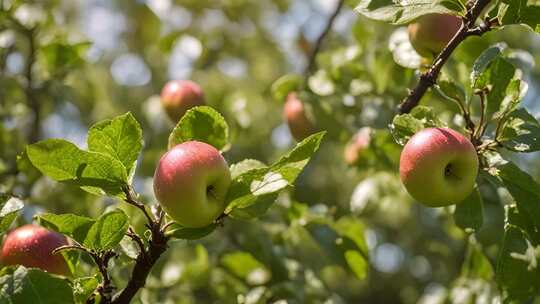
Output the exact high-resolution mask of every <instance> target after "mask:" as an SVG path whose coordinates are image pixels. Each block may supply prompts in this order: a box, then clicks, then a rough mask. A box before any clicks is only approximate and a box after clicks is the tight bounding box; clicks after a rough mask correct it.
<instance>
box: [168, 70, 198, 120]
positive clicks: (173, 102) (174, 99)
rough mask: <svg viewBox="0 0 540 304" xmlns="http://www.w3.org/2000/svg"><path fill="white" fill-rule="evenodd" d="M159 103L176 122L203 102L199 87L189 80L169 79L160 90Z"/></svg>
mask: <svg viewBox="0 0 540 304" xmlns="http://www.w3.org/2000/svg"><path fill="white" fill-rule="evenodd" d="M161 104H162V105H163V108H164V109H165V112H166V113H167V115H168V116H169V118H170V119H171V120H172V121H173V122H177V121H179V120H180V118H182V116H184V114H186V112H187V111H188V110H189V109H191V108H193V107H196V106H202V105H204V104H205V101H204V93H203V91H202V89H201V87H200V86H199V85H198V84H196V83H195V82H193V81H189V80H171V81H169V82H167V84H166V85H165V86H164V87H163V90H161Z"/></svg>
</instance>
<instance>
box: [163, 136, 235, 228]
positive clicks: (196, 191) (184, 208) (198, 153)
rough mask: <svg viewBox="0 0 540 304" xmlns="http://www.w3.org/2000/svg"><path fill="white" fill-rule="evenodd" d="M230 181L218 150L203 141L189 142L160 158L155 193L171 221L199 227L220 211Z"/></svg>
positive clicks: (226, 166)
mask: <svg viewBox="0 0 540 304" xmlns="http://www.w3.org/2000/svg"><path fill="white" fill-rule="evenodd" d="M230 183H231V173H230V171H229V166H228V165H227V162H226V161H225V159H224V158H223V156H221V154H220V153H219V151H218V150H217V149H216V148H214V147H212V146H211V145H209V144H206V143H203V142H198V141H188V142H184V143H181V144H179V145H177V146H175V147H173V148H172V149H171V150H169V151H168V152H167V153H165V155H163V156H162V157H161V159H160V160H159V164H158V166H157V168H156V172H155V174H154V193H155V194H156V198H157V199H158V201H159V202H160V204H161V206H163V209H164V210H165V211H166V212H167V214H168V215H169V216H170V217H171V218H172V219H173V220H174V221H176V222H177V223H179V224H180V225H182V226H185V227H189V228H200V227H205V226H208V225H210V224H211V223H213V222H214V220H216V218H217V217H218V216H220V215H221V213H223V211H224V210H225V207H226V202H225V198H226V195H227V191H228V189H229V185H230Z"/></svg>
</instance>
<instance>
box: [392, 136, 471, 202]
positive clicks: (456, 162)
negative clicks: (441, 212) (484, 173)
mask: <svg viewBox="0 0 540 304" xmlns="http://www.w3.org/2000/svg"><path fill="white" fill-rule="evenodd" d="M399 166H400V168H399V171H400V175H401V181H402V182H403V184H404V185H405V188H407V191H408V192H409V194H410V195H411V196H412V197H413V198H414V199H416V200H417V201H419V202H421V203H423V204H425V205H427V206H429V207H442V206H448V205H452V204H457V203H459V202H461V201H463V200H464V199H465V198H466V197H467V196H468V195H469V194H470V193H471V192H472V191H473V188H474V184H475V181H476V176H477V175H478V156H477V154H476V149H475V148H474V146H473V144H472V143H471V142H470V141H469V140H468V139H467V138H466V137H465V136H463V135H461V134H460V133H458V132H456V131H454V130H452V129H449V128H428V129H424V130H422V131H420V132H418V133H416V134H415V135H414V136H413V137H411V139H410V140H409V141H408V142H407V144H406V145H405V147H404V148H403V151H402V152H401V158H400V163H399Z"/></svg>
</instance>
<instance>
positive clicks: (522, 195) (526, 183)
mask: <svg viewBox="0 0 540 304" xmlns="http://www.w3.org/2000/svg"><path fill="white" fill-rule="evenodd" d="M490 173H492V174H495V176H496V177H498V178H499V179H500V180H501V181H502V183H503V184H504V186H505V187H506V189H508V192H510V194H511V195H512V197H513V198H514V200H515V201H516V206H517V209H518V210H519V213H520V214H521V215H522V216H523V217H526V218H528V220H530V221H531V223H532V224H533V225H534V227H531V228H532V229H533V230H528V231H527V232H528V233H529V235H531V236H535V235H538V230H540V229H539V228H540V204H539V203H538V202H540V185H539V184H538V183H537V182H536V181H535V180H534V179H533V178H532V177H531V176H530V175H529V174H527V173H525V172H524V171H522V170H521V169H519V168H518V167H517V166H516V165H515V164H513V163H511V162H507V163H505V164H502V165H499V166H497V167H496V169H495V170H490Z"/></svg>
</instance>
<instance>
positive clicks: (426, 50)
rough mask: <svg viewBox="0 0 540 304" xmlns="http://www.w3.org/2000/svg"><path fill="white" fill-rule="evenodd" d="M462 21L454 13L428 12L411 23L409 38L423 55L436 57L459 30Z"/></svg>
mask: <svg viewBox="0 0 540 304" xmlns="http://www.w3.org/2000/svg"><path fill="white" fill-rule="evenodd" d="M461 24H462V21H461V18H459V17H457V16H454V15H445V14H428V15H424V16H421V17H419V18H418V19H417V20H416V21H415V22H414V23H411V24H409V40H410V41H411V44H412V46H413V47H414V49H415V50H416V51H417V52H418V54H420V55H421V56H423V57H428V58H431V57H435V56H437V55H438V54H439V53H440V52H441V51H442V50H443V49H444V47H445V46H446V45H447V44H448V42H450V40H451V39H452V38H453V37H454V35H455V34H456V33H457V32H458V31H459V29H460V27H461Z"/></svg>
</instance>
